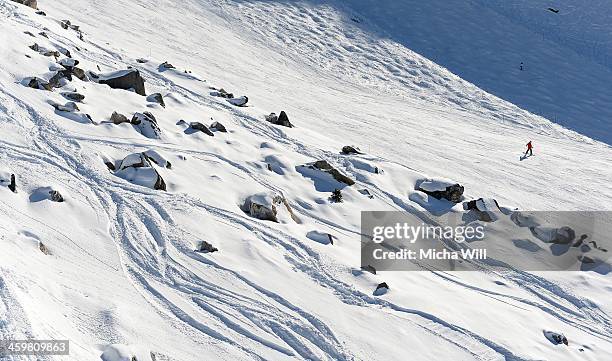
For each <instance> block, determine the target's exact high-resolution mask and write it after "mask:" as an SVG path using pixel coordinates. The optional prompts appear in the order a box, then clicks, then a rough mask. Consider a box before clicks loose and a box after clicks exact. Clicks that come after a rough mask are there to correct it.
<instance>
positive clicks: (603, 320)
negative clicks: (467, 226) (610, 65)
mask: <svg viewBox="0 0 612 361" xmlns="http://www.w3.org/2000/svg"><path fill="white" fill-rule="evenodd" d="M347 4H350V5H351V6H355V9H357V8H356V7H357V5H358V4H357V3H356V2H355V3H353V2H349V3H347ZM391 5H392V4H389V6H391ZM39 6H40V7H41V8H42V9H43V10H45V11H46V12H47V14H48V16H47V17H43V16H39V15H35V14H34V11H33V10H32V9H28V8H26V7H21V6H18V5H16V4H15V3H13V2H10V1H6V0H0V45H2V49H3V51H2V52H0V64H1V65H0V134H2V137H1V139H0V144H1V145H2V147H0V177H1V178H2V180H1V182H0V216H1V217H0V320H1V321H0V338H2V339H8V338H29V337H34V338H40V339H69V340H71V355H70V357H69V358H68V359H71V360H95V359H104V360H116V359H119V360H121V359H131V358H132V357H136V358H137V359H138V360H146V359H148V358H151V359H156V360H166V359H168V360H186V361H190V360H194V361H195V360H201V359H202V358H203V357H204V358H209V359H215V360H216V359H219V360H262V359H265V360H295V359H304V360H385V361H387V360H405V359H406V354H407V352H409V354H410V357H411V358H412V359H415V360H431V359H436V360H447V359H451V360H474V359H481V360H503V359H506V360H532V359H554V360H562V361H563V360H575V359H581V360H606V359H610V358H612V339H611V336H610V335H611V334H612V329H611V326H610V325H612V319H611V318H612V317H611V316H610V315H611V313H612V304H610V299H611V297H610V287H609V281H610V269H609V267H608V268H605V267H602V268H600V269H597V270H596V272H585V273H579V274H578V273H558V274H557V273H548V274H546V273H544V274H534V273H530V272H521V271H516V270H512V269H504V270H498V269H494V268H490V267H487V266H486V265H478V266H479V267H483V268H479V269H480V271H475V272H463V273H454V274H451V273H446V272H418V273H416V272H406V273H402V272H379V273H377V274H370V273H367V272H363V271H361V270H359V251H360V242H359V237H360V234H361V230H360V211H363V210H396V211H402V212H404V213H405V214H407V216H409V217H412V218H414V219H415V220H417V221H423V222H427V223H428V224H429V223H432V224H434V223H435V222H436V217H435V214H434V213H437V212H440V213H445V214H455V215H457V216H458V217H461V216H463V215H464V213H463V212H464V211H463V209H462V208H461V205H454V204H451V203H448V202H446V203H445V202H444V201H443V200H440V201H438V200H432V199H430V198H428V197H427V196H426V195H425V194H424V193H422V192H419V191H416V190H415V189H414V188H415V185H416V183H417V182H418V181H420V180H422V179H426V178H427V179H438V178H439V177H446V178H450V179H452V180H453V181H457V182H459V183H460V184H461V185H463V186H465V193H464V197H466V198H467V199H477V198H479V197H487V198H488V197H493V198H495V199H496V200H497V201H499V203H500V204H501V205H502V206H506V207H508V208H506V209H509V208H514V207H520V208H522V209H525V208H527V209H529V208H531V209H546V210H551V209H554V210H564V209H570V208H572V209H596V210H601V209H606V208H609V201H610V199H611V198H612V189H611V187H610V185H609V181H608V180H609V179H610V178H611V176H612V169H610V167H609V164H608V162H609V159H611V158H612V157H611V155H612V154H611V152H610V148H609V147H608V146H606V145H605V144H602V143H599V142H596V141H593V140H591V139H588V138H585V137H584V136H581V135H579V134H577V133H574V132H572V131H570V130H567V129H563V128H561V127H559V126H557V125H555V124H553V123H551V122H549V121H548V120H546V119H544V118H541V117H537V116H534V115H532V114H530V113H528V112H526V111H524V110H522V109H520V108H518V107H516V106H515V105H513V104H511V103H508V102H505V101H503V100H501V99H499V98H497V97H495V96H492V95H490V94H488V93H486V92H484V91H483V90H481V89H479V88H477V87H476V86H475V85H474V84H471V83H469V82H466V81H465V80H463V79H461V78H460V77H458V76H456V75H453V74H452V73H451V72H449V71H448V70H446V69H445V68H443V67H441V66H439V65H437V64H436V63H434V62H432V61H430V60H428V59H427V58H425V57H423V56H421V55H419V54H418V53H415V52H414V51H412V50H411V49H410V47H409V46H408V47H407V46H406V44H403V43H402V42H399V41H397V40H393V39H392V38H390V37H388V36H381V32H379V31H377V28H376V27H382V25H376V24H370V25H367V26H365V25H363V24H365V22H366V21H367V19H366V20H363V19H362V18H363V17H364V16H363V15H365V14H361V15H362V16H360V17H357V20H358V21H360V22H355V21H352V20H351V18H350V17H346V16H345V15H346V14H348V13H349V12H347V10H346V9H347V8H346V7H342V5H340V2H339V1H338V2H325V3H323V2H291V1H280V2H274V1H264V2H262V1H257V2H255V1H185V2H181V3H180V5H177V3H176V2H175V1H165V0H159V1H152V0H144V1H139V2H134V1H128V0H117V1H110V0H108V1H68V0H57V1H53V2H49V3H43V2H41V3H40V4H39ZM349 10H350V8H349ZM369 10H371V13H372V14H373V17H372V19H377V18H376V17H374V15H375V14H376V12H377V11H379V9H377V8H371V9H369ZM399 10H400V9H399V8H398V11H399ZM355 11H356V10H355ZM369 12H370V11H368V13H369ZM63 19H70V20H71V22H72V23H73V24H77V25H79V26H80V27H81V30H82V31H83V33H82V35H83V36H82V37H83V39H80V38H79V34H78V33H77V32H75V31H74V30H72V29H64V28H62V26H61V25H60V21H61V20H63ZM359 19H361V20H359ZM457 21H460V20H457ZM26 32H27V33H26ZM41 32H44V33H45V35H46V36H44V35H41V34H40V33H41ZM451 40H452V39H451ZM34 42H36V43H38V44H39V45H40V46H41V47H44V48H46V49H50V50H54V49H57V50H60V49H64V50H70V52H71V54H72V56H73V57H74V58H75V59H77V60H79V61H80V63H79V67H82V68H83V69H85V70H90V71H94V72H96V73H98V72H100V73H108V72H116V71H120V72H121V71H124V70H125V69H126V68H127V67H128V66H131V67H133V68H134V69H137V70H138V71H139V72H140V74H141V75H142V76H143V77H144V79H145V80H146V83H145V86H146V90H147V92H146V93H147V94H153V93H160V94H162V96H163V99H164V102H165V107H162V106H161V105H160V104H158V103H157V102H153V101H150V100H149V98H147V97H144V96H140V95H138V94H136V93H134V92H131V91H127V90H121V89H112V88H110V87H108V86H106V85H102V84H97V83H96V82H86V81H81V80H79V79H78V78H73V79H72V80H71V81H68V80H66V81H64V82H62V83H61V84H59V85H60V88H56V89H54V90H53V91H44V90H40V89H33V88H29V87H27V86H26V85H28V82H24V79H26V78H28V77H32V76H37V77H40V78H44V79H45V80H48V79H49V78H50V77H51V76H53V75H54V74H55V73H56V72H57V70H58V69H60V70H61V68H60V65H59V64H58V60H59V61H60V62H61V61H62V60H63V59H66V56H65V55H61V56H60V59H58V60H56V59H54V58H53V57H46V56H44V55H43V54H40V53H39V52H36V51H34V50H32V49H30V48H28V46H29V45H32V44H33V43H34ZM62 54H63V53H62ZM165 61H168V62H170V63H172V64H173V65H174V66H175V68H170V67H169V66H167V65H165V66H160V64H162V63H163V62H165ZM437 61H439V60H437ZM66 62H67V61H64V63H66ZM211 87H214V88H216V89H212V88H211ZM219 88H224V89H226V90H228V92H231V93H233V94H234V95H235V96H236V97H237V98H238V97H240V96H242V95H246V96H248V97H249V103H248V104H247V105H248V106H247V107H237V106H234V105H232V104H230V103H229V102H227V100H226V98H223V97H218V96H216V95H218V93H219V91H218V90H217V89H219ZM67 92H71V93H73V92H78V93H79V94H81V95H84V99H83V100H82V101H81V103H79V104H78V108H79V109H80V110H79V112H76V113H67V112H63V111H59V110H55V109H54V108H53V107H52V106H51V105H50V104H49V101H53V102H57V103H62V104H63V103H65V101H66V100H65V99H64V95H62V93H67ZM280 110H286V111H287V114H288V116H289V118H290V121H291V123H292V124H294V125H295V126H296V127H295V128H288V127H280V126H276V125H273V124H271V123H269V122H266V121H265V116H266V115H268V114H270V113H271V112H275V113H277V114H279V112H280ZM114 111H117V112H119V113H122V114H124V115H126V116H127V118H126V119H131V118H132V116H133V114H135V113H142V114H143V115H144V112H145V111H147V112H150V113H151V114H153V115H154V116H155V119H157V121H156V124H157V125H156V128H155V131H156V134H157V133H159V135H160V136H159V137H157V136H156V137H147V136H146V134H142V133H141V132H139V128H137V127H134V126H133V125H132V124H130V123H129V122H128V123H122V124H113V123H112V122H111V121H110V116H111V114H112V113H113V112H114ZM181 120H183V122H180V121H181ZM216 121H218V122H220V123H222V124H223V125H224V127H225V128H226V130H227V132H226V133H224V132H219V131H217V132H214V133H212V134H213V135H212V136H210V135H207V134H205V133H204V132H202V131H197V132H194V131H191V130H190V129H189V128H187V129H186V127H185V126H184V124H190V123H191V122H200V123H201V124H203V126H205V127H206V126H208V125H209V124H212V123H214V122H216ZM181 124H183V125H181ZM528 139H532V140H533V141H534V144H535V154H536V155H535V156H534V157H531V158H527V159H523V160H521V158H520V156H521V155H522V151H523V146H524V143H526V142H527V140H528ZM347 144H355V145H357V146H360V148H361V150H362V151H364V152H365V154H360V155H351V156H347V155H343V154H340V150H341V149H342V146H344V145H347ZM143 152H144V153H145V154H147V156H148V157H150V159H151V160H152V162H153V163H155V164H151V167H149V168H148V169H154V170H155V171H156V172H158V173H159V174H160V175H161V176H163V178H164V180H165V191H162V190H154V189H151V188H150V187H151V183H152V181H153V180H154V179H153V178H154V177H152V176H150V177H146V179H142V177H139V176H138V175H137V174H131V175H129V176H126V177H121V176H122V175H124V174H122V173H121V172H122V170H121V169H115V170H112V169H110V168H113V167H115V166H118V168H119V167H120V166H119V164H120V163H121V161H122V160H125V159H126V157H127V160H126V161H125V164H126V165H127V164H132V165H137V164H138V163H140V162H141V161H142V158H141V156H130V155H131V154H136V155H138V154H142V153H143ZM319 160H325V161H327V162H329V164H330V165H332V166H333V167H334V168H335V169H337V170H338V171H339V172H341V173H342V174H344V175H346V176H347V177H350V178H351V179H353V180H355V184H352V185H348V184H347V183H344V185H342V189H341V191H342V195H343V202H342V203H334V202H331V201H330V200H329V197H330V195H331V194H330V190H331V189H330V187H329V184H333V185H334V186H336V187H337V186H338V184H336V183H332V182H333V180H332V179H331V176H330V177H321V176H313V175H312V174H309V173H304V172H300V171H299V170H300V168H299V166H300V165H304V164H311V163H313V162H316V161H319ZM109 164H110V165H112V167H109V166H108V165H109ZM170 164H171V166H170ZM578 167H580V171H579V172H578V171H577V170H576V168H578ZM128 168H130V167H128ZM131 168H133V167H131ZM10 174H16V175H17V189H16V193H15V192H12V191H10V190H9V189H8V187H7V184H8V182H6V179H5V178H8V177H9V176H10ZM149 175H152V174H149ZM144 180H146V182H144ZM153 188H154V187H153ZM40 189H60V190H61V192H62V195H63V196H64V198H65V202H62V203H55V202H50V201H48V200H41V201H33V197H32V196H33V195H35V196H36V195H38V194H39V192H40ZM270 194H282V195H283V197H284V198H285V199H286V201H287V204H289V205H290V208H291V209H292V212H293V213H294V214H287V215H286V217H285V221H284V222H279V223H276V222H270V221H267V220H258V219H256V218H255V217H252V216H251V215H249V214H246V213H245V212H244V211H243V210H242V209H241V206H242V205H244V200H245V199H248V197H251V196H255V198H259V197H260V196H259V195H270ZM34 198H35V197H34ZM262 198H264V201H266V199H267V201H269V200H270V199H269V198H266V196H264V197H262ZM272 200H274V199H273V198H272ZM277 203H278V202H277ZM288 210H289V208H287V211H288ZM293 216H295V218H294V217H293ZM296 219H299V222H298V221H296ZM510 220H511V219H510V218H509V217H508V216H504V218H503V221H504V222H506V223H510ZM520 235H521V237H529V230H528V228H524V229H522V230H521V233H520ZM512 237H514V236H512ZM509 238H510V236H504V237H501V236H500V237H497V238H496V239H495V240H496V241H497V242H499V243H502V244H504V245H505V246H506V247H507V248H506V249H504V251H505V252H510V253H513V254H517V255H526V256H528V253H529V250H525V249H519V247H518V246H514V245H515V244H514V243H510V242H508V239H509ZM330 239H332V240H333V244H332V243H331V242H330ZM202 241H206V242H208V243H210V244H211V245H212V246H213V247H215V248H218V251H217V252H214V253H212V252H211V253H201V252H195V250H196V248H198V247H199V245H200V244H201V243H202ZM533 242H538V241H537V239H535V240H534V241H533ZM537 244H538V245H539V247H540V248H541V251H542V252H546V254H548V255H549V256H554V254H553V252H552V251H551V250H550V249H549V248H548V247H547V245H546V244H545V243H537ZM42 245H44V247H42ZM42 250H46V251H45V252H42ZM572 252H573V253H576V252H580V250H572ZM573 253H572V254H573ZM382 282H386V283H387V284H388V285H389V289H388V292H386V293H385V294H381V295H379V294H378V293H376V294H375V292H374V290H375V289H376V287H377V285H378V284H380V283H382ZM500 325H502V326H500ZM545 332H555V333H562V334H564V335H566V336H567V337H568V339H569V342H570V343H569V344H570V346H569V347H565V346H560V345H554V344H552V343H551V342H550V341H549V339H547V337H546V335H547V334H546V333H545ZM153 356H155V357H153ZM13 359H14V360H22V359H28V358H25V357H13ZM43 359H45V358H43ZM46 359H53V358H46Z"/></svg>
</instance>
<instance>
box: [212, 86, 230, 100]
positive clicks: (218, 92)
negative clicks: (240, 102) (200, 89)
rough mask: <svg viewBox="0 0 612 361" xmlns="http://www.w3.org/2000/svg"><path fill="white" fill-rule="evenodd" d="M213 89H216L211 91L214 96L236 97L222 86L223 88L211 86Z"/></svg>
mask: <svg viewBox="0 0 612 361" xmlns="http://www.w3.org/2000/svg"><path fill="white" fill-rule="evenodd" d="M211 89H213V90H216V91H212V92H210V95H212V96H214V97H220V98H227V99H231V98H233V97H234V94H232V93H228V92H227V91H226V90H225V89H223V88H221V89H218V90H217V89H215V88H211Z"/></svg>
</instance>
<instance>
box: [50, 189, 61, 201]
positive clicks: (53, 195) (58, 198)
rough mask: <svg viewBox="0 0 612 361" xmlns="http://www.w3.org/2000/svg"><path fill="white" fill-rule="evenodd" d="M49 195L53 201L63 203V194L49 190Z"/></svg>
mask: <svg viewBox="0 0 612 361" xmlns="http://www.w3.org/2000/svg"><path fill="white" fill-rule="evenodd" d="M49 196H50V197H51V201H53V202H60V203H61V202H63V201H64V197H62V194H61V193H60V192H58V191H56V190H51V191H49Z"/></svg>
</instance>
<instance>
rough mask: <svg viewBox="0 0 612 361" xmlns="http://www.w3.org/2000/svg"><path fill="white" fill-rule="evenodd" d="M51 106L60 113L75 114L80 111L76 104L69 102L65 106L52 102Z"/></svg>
mask: <svg viewBox="0 0 612 361" xmlns="http://www.w3.org/2000/svg"><path fill="white" fill-rule="evenodd" d="M50 104H51V106H53V108H55V110H57V111H60V112H68V113H74V112H77V111H79V107H78V106H77V105H76V103H74V102H67V103H66V104H63V105H62V104H59V103H55V102H51V103H50Z"/></svg>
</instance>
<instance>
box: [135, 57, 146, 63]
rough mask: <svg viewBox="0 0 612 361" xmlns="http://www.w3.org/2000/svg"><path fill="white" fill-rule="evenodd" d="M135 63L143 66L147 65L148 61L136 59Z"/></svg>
mask: <svg viewBox="0 0 612 361" xmlns="http://www.w3.org/2000/svg"><path fill="white" fill-rule="evenodd" d="M136 62H137V63H140V64H144V63H148V62H149V61H148V60H147V59H144V58H138V59H136Z"/></svg>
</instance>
